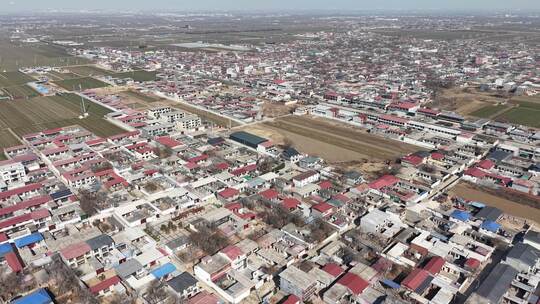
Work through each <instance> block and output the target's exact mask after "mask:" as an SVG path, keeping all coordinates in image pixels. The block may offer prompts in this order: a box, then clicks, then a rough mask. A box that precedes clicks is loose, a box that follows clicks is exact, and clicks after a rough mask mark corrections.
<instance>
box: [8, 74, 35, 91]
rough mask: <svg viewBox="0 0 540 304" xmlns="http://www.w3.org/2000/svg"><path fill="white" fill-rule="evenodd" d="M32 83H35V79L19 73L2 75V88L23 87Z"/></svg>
mask: <svg viewBox="0 0 540 304" xmlns="http://www.w3.org/2000/svg"><path fill="white" fill-rule="evenodd" d="M32 81H35V79H34V78H32V77H30V76H28V75H26V74H24V73H21V72H19V71H15V72H4V73H0V87H1V88H5V87H10V86H16V85H21V84H25V83H27V82H32Z"/></svg>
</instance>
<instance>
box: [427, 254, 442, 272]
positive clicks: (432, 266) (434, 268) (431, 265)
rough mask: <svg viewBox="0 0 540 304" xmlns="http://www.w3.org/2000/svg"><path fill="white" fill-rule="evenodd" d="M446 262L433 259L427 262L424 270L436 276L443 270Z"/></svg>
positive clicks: (437, 258) (438, 258)
mask: <svg viewBox="0 0 540 304" xmlns="http://www.w3.org/2000/svg"><path fill="white" fill-rule="evenodd" d="M445 263H446V261H445V260H444V259H443V258H441V257H438V256H437V257H433V258H431V260H429V262H428V263H427V264H426V266H424V270H427V272H429V273H431V274H433V275H436V274H438V273H439V272H440V271H441V269H442V268H443V266H444V264H445Z"/></svg>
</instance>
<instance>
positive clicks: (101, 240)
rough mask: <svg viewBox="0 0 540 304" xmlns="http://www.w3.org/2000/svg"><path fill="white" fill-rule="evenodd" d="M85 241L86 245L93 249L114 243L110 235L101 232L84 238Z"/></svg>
mask: <svg viewBox="0 0 540 304" xmlns="http://www.w3.org/2000/svg"><path fill="white" fill-rule="evenodd" d="M86 243H87V244H88V246H90V248H92V250H95V249H98V248H102V247H105V246H110V245H112V244H114V241H113V239H112V237H110V236H108V235H106V234H102V235H98V236H96V237H93V238H91V239H89V240H86Z"/></svg>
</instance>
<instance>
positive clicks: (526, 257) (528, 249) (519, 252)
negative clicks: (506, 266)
mask: <svg viewBox="0 0 540 304" xmlns="http://www.w3.org/2000/svg"><path fill="white" fill-rule="evenodd" d="M506 258H513V259H516V260H519V261H520V262H521V263H523V264H525V265H527V266H529V267H531V266H534V265H536V261H537V260H538V259H540V251H538V250H537V249H536V248H534V247H533V246H531V245H528V244H525V243H517V244H516V245H514V247H512V249H511V250H510V252H508V255H506Z"/></svg>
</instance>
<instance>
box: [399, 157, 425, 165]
mask: <svg viewBox="0 0 540 304" xmlns="http://www.w3.org/2000/svg"><path fill="white" fill-rule="evenodd" d="M401 161H404V162H407V163H409V164H412V165H413V166H418V165H420V164H421V163H422V161H423V158H421V157H420V156H417V155H413V154H411V155H407V156H405V157H403V158H401Z"/></svg>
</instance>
